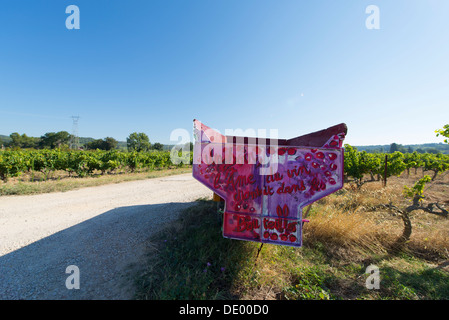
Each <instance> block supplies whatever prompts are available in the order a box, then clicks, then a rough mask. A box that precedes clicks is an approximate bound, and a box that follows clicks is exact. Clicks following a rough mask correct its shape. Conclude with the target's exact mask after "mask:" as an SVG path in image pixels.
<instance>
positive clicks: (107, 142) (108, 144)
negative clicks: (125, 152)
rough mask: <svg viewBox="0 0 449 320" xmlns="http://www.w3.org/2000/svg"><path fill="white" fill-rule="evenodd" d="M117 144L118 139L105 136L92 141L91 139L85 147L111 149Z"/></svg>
mask: <svg viewBox="0 0 449 320" xmlns="http://www.w3.org/2000/svg"><path fill="white" fill-rule="evenodd" d="M117 145H118V141H117V140H115V139H114V138H111V137H106V138H104V139H96V140H94V141H91V142H89V143H86V145H85V146H86V148H87V149H89V150H95V149H100V150H106V151H109V150H113V149H116V148H117Z"/></svg>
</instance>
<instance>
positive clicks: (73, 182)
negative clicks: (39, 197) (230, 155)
mask: <svg viewBox="0 0 449 320" xmlns="http://www.w3.org/2000/svg"><path fill="white" fill-rule="evenodd" d="M189 172H192V168H191V167H185V168H172V169H155V170H152V171H147V172H135V173H121V174H112V175H107V174H106V175H98V176H94V177H83V178H80V177H56V178H52V179H48V180H43V179H41V180H40V181H39V180H37V181H35V179H32V181H23V180H18V179H10V181H8V182H7V183H1V182H0V196H7V195H30V194H41V193H50V192H65V191H69V190H75V189H79V188H84V187H95V186H100V185H106V184H112V183H121V182H127V181H136V180H145V179H152V178H159V177H165V176H170V175H176V174H182V173H189Z"/></svg>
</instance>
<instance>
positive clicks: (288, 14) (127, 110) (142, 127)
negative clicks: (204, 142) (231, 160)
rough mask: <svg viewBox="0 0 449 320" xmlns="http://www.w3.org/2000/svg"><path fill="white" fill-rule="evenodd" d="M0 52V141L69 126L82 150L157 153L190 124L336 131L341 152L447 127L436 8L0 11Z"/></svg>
mask: <svg viewBox="0 0 449 320" xmlns="http://www.w3.org/2000/svg"><path fill="white" fill-rule="evenodd" d="M71 4H74V5H77V6H78V7H79V9H80V29H79V30H68V29H67V28H66V26H65V21H66V18H67V17H68V16H69V14H66V13H65V9H66V7H67V6H68V5H71ZM371 4H373V5H377V6H378V8H379V9H380V30H368V29H367V28H366V26H365V20H366V19H367V18H368V16H369V14H367V13H365V9H366V7H367V6H368V5H371ZM0 46H1V49H0V134H5V135H9V134H10V133H12V132H19V133H21V134H22V133H26V134H27V135H29V136H41V135H43V134H44V133H46V132H52V131H60V130H66V131H69V132H71V131H72V119H71V118H70V117H71V116H72V115H79V116H80V120H79V128H78V130H79V135H80V136H82V137H93V138H104V137H107V136H111V137H114V138H115V139H118V140H126V137H127V136H128V135H129V134H130V133H131V132H134V131H137V132H145V133H147V134H148V136H149V137H150V140H151V142H161V143H170V133H171V131H172V130H174V129H176V128H185V129H187V130H189V131H191V130H192V120H193V119H194V118H196V119H199V120H200V121H202V122H203V123H205V124H206V125H209V126H211V127H214V128H216V129H218V130H220V131H221V132H224V130H225V129H237V128H241V129H255V130H257V129H267V130H268V129H278V130H279V137H280V138H290V137H295V136H298V135H302V134H306V133H309V132H312V131H317V130H320V129H323V128H327V127H329V126H332V125H334V124H338V123H341V122H345V123H346V124H347V125H348V128H349V130H348V136H347V139H346V141H345V142H346V143H349V144H352V145H373V144H390V143H392V142H396V143H401V144H412V143H427V142H441V141H442V139H441V138H437V137H435V134H434V130H435V129H438V128H442V127H443V125H444V124H447V123H449V103H448V102H449V61H448V59H449V1H447V0H440V1H438V0H433V1H431V0H429V1H427V0H400V1H399V0H394V1H391V0H390V1H381V0H370V1H363V0H359V1H357V0H351V1H348V0H341V1H335V0H332V1H331V0H329V1H324V0H322V1H319V0H318V1H317V0H314V1H312V0H310V1H300V0H288V1H287V0H276V1H275V0H257V1H256V0H205V1H200V0H182V1H181V0H170V1H167V0H163V1H162V0H160V1H159V0H158V1H155V0H142V1H137V0H129V1H125V0H121V1H116V0H107V1H106V0H89V1H86V0H70V1H65V0H34V1H3V2H2V3H1V7H0ZM172 143H174V142H172Z"/></svg>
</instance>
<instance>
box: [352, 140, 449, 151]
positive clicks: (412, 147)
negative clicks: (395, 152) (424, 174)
mask: <svg viewBox="0 0 449 320" xmlns="http://www.w3.org/2000/svg"><path fill="white" fill-rule="evenodd" d="M397 146H398V147H399V151H401V152H403V153H406V152H413V151H417V152H420V153H426V152H428V153H439V152H440V153H444V154H449V144H445V143H442V142H440V143H424V144H406V145H401V144H398V145H397ZM354 147H356V148H357V150H358V151H366V152H368V153H377V152H381V153H383V152H390V147H391V144H385V145H372V146H354Z"/></svg>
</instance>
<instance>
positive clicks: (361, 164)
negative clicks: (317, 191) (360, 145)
mask: <svg viewBox="0 0 449 320" xmlns="http://www.w3.org/2000/svg"><path fill="white" fill-rule="evenodd" d="M344 161H345V169H344V171H345V178H346V181H347V182H348V181H353V182H355V183H356V184H357V186H359V187H360V186H362V185H363V184H364V183H366V182H372V181H383V182H384V184H386V182H387V179H388V178H389V177H391V176H400V175H401V174H402V173H403V172H407V174H410V170H411V169H413V170H414V171H415V173H416V171H417V170H418V169H419V168H422V171H423V172H429V173H431V175H432V176H431V179H432V181H433V180H435V179H436V177H437V176H438V175H439V174H441V173H443V172H445V171H447V170H449V155H447V154H441V153H439V154H431V153H417V152H413V153H401V152H399V151H396V152H394V153H367V152H366V151H358V150H357V149H356V148H354V147H352V146H350V145H347V144H346V145H345V160H344ZM366 176H369V177H370V179H368V180H366V178H365V177H366Z"/></svg>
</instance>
